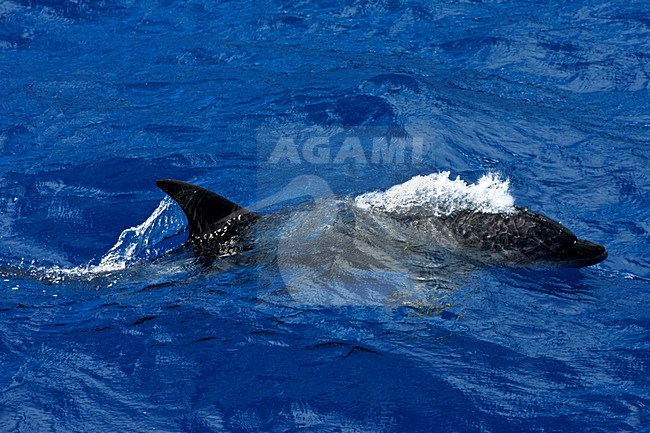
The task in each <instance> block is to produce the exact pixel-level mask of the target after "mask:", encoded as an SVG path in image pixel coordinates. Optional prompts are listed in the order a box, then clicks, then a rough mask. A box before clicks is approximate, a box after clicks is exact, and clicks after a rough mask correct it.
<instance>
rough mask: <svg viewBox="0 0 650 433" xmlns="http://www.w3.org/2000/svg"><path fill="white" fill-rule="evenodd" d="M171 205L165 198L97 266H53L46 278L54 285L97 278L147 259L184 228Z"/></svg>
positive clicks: (124, 233)
mask: <svg viewBox="0 0 650 433" xmlns="http://www.w3.org/2000/svg"><path fill="white" fill-rule="evenodd" d="M171 204H172V200H171V199H170V198H169V197H165V198H164V199H163V200H162V201H161V202H160V203H159V204H158V207H157V208H156V210H154V211H153V213H152V214H151V215H150V216H149V217H148V218H147V219H146V220H145V221H144V222H142V223H141V224H138V225H137V226H135V227H130V228H128V229H125V230H124V231H123V232H122V233H121V234H120V236H119V238H118V239H117V242H116V243H115V245H113V247H111V249H110V250H108V252H107V253H106V254H104V256H103V257H102V258H101V259H100V261H99V263H97V264H94V263H92V262H91V263H89V264H86V265H82V266H76V267H73V268H62V267H58V266H54V267H52V268H49V269H46V270H45V273H46V275H47V276H48V277H49V278H50V279H51V280H52V281H54V282H58V281H62V280H64V279H65V278H66V277H81V278H84V277H87V278H90V279H92V278H94V277H96V276H98V275H102V274H107V273H110V272H115V271H121V270H124V269H126V268H127V266H129V265H132V264H133V263H136V262H138V261H140V260H142V259H143V258H146V257H148V256H149V255H150V253H151V251H152V249H154V248H155V246H156V244H158V243H159V242H160V241H162V240H163V239H164V238H165V237H166V236H168V235H169V233H170V232H172V231H176V232H178V231H180V230H182V229H183V228H184V227H185V225H184V220H183V219H182V218H178V217H177V216H176V215H175V214H174V212H171V211H169V209H170V206H171ZM37 270H38V269H37Z"/></svg>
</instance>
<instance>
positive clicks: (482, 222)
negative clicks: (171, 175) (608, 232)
mask: <svg viewBox="0 0 650 433" xmlns="http://www.w3.org/2000/svg"><path fill="white" fill-rule="evenodd" d="M156 184H157V185H158V187H159V188H160V189H162V190H163V191H164V192H165V193H167V194H168V195H169V196H170V197H171V198H172V199H173V200H174V201H176V203H178V205H179V206H180V207H181V209H182V210H183V212H184V213H185V216H186V217H187V221H188V226H189V236H188V238H187V241H186V245H189V246H191V247H192V248H193V250H194V251H195V252H196V254H197V255H200V256H202V257H204V256H222V255H231V254H233V253H237V252H239V251H243V250H248V249H251V248H252V247H253V245H252V240H251V238H250V236H249V234H250V227H251V226H252V225H254V224H255V223H256V222H257V221H258V220H259V219H260V218H262V216H261V215H259V214H257V213H255V212H253V211H251V210H248V209H246V208H244V207H242V206H240V205H238V204H236V203H233V202H232V201H230V200H228V199H227V198H225V197H222V196H220V195H218V194H216V193H214V192H212V191H210V190H207V189H205V188H202V187H200V186H197V185H193V184H191V183H187V182H183V181H179V180H173V179H160V180H157V181H156ZM413 218H417V217H413ZM435 224H436V227H437V230H438V231H440V228H443V229H444V232H445V233H444V236H446V237H450V238H451V239H452V240H453V242H454V243H455V244H456V245H457V246H459V247H460V248H462V249H463V250H465V251H469V252H475V253H476V256H477V257H482V258H484V259H485V260H484V261H485V262H487V263H499V264H505V265H512V266H548V267H569V268H581V267H586V266H592V265H595V264H597V263H600V262H602V261H603V260H605V259H606V258H607V250H606V249H605V247H603V246H602V245H599V244H597V243H595V242H590V241H587V240H584V239H579V238H578V237H577V236H576V235H575V234H573V232H571V231H570V230H569V229H567V228H566V227H564V226H563V225H562V224H560V223H558V222H556V221H554V220H552V219H550V218H548V217H546V216H544V215H542V214H539V213H535V212H532V211H530V210H528V209H527V208H521V207H516V208H515V210H514V211H513V212H511V213H506V214H502V213H486V212H478V211H469V210H462V211H457V212H454V213H452V214H451V215H448V216H444V217H439V218H437V221H435ZM416 225H417V224H416Z"/></svg>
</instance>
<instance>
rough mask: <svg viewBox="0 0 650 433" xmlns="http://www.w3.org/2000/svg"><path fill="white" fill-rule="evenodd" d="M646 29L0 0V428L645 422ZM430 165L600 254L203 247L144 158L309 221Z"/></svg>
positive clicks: (466, 11)
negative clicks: (368, 262) (490, 181)
mask: <svg viewBox="0 0 650 433" xmlns="http://www.w3.org/2000/svg"><path fill="white" fill-rule="evenodd" d="M649 52H650V9H648V5H647V3H646V2H643V1H625V2H623V1H614V2H597V1H593V0H585V1H582V2H550V3H544V2H534V1H521V2H505V1H467V2H456V1H446V2H435V3H431V2H424V1H381V0H377V1H347V2H318V3H316V2H277V1H270V2H248V3H243V2H207V1H205V0H197V1H184V2H181V1H177V0H168V1H163V2H159V3H153V2H132V1H102V2H87V1H83V0H81V1H52V0H42V1H29V0H27V1H5V2H2V3H0V71H1V72H0V83H1V86H0V149H1V153H0V155H1V156H0V158H1V159H0V161H1V165H0V170H1V171H0V226H1V227H2V233H1V235H0V247H1V248H0V270H1V273H2V275H1V276H2V278H1V279H0V291H1V292H2V294H1V296H0V308H1V310H2V316H1V318H0V362H1V367H0V389H1V390H2V391H1V396H0V431H7V432H14V431H19V432H37V431H38V432H41V431H56V432H73V431H79V432H106V431H134V432H135V431H169V432H176V431H193V432H194V431H214V432H221V431H225V432H239V431H246V432H289V431H317V432H432V431H445V432H446V431H481V432H522V431H535V432H551V431H558V432H559V431H562V432H567V431H571V432H585V431H592V432H643V431H650V380H649V379H648V378H649V376H650V375H649V373H650V297H649V295H648V289H649V288H650V284H649V282H650V259H649V257H650V242H648V240H649V233H650V222H649V221H650V206H649V203H650V202H649V200H650V196H649V195H650V193H649V191H650V171H649V170H648V150H647V149H648V145H650V134H649V132H650V94H649V90H650V55H649V54H648V53H649ZM382 137H384V138H385V137H389V138H398V139H403V140H404V141H405V142H406V143H407V144H408V146H407V149H406V150H405V152H404V153H403V154H400V152H399V151H398V150H395V148H392V149H393V150H395V153H393V154H390V153H381V152H379V153H378V152H376V151H375V150H377V149H379V147H374V146H379V144H377V143H378V142H380V140H381V138H382ZM309 140H316V141H315V142H316V144H317V146H315V147H313V148H311V151H310V150H309V149H308V146H309V143H312V144H313V143H314V141H309ZM377 140H379V141H377ZM306 149H307V150H306ZM359 149H360V150H361V151H360V152H359ZM294 151H295V152H294ZM274 152H275V153H274ZM278 152H279V153H278ZM318 152H322V153H318ZM274 156H275V157H274ZM400 156H403V158H402V159H400ZM443 171H450V172H451V174H450V176H451V177H452V178H455V177H456V176H459V177H460V179H463V180H464V181H466V182H467V183H469V184H471V183H473V182H476V181H477V180H478V179H479V178H481V176H483V175H486V174H488V173H498V174H499V175H500V176H501V177H502V178H503V179H505V178H507V179H509V188H510V194H511V195H512V196H513V197H514V199H515V201H516V203H517V204H518V205H521V206H528V207H530V208H531V209H533V210H535V211H539V212H543V213H544V214H546V215H549V216H550V217H552V218H554V219H557V220H559V221H561V222H562V223H563V224H565V225H566V226H567V227H569V228H571V229H572V230H574V231H575V232H576V234H578V235H579V236H581V237H585V238H587V239H590V240H593V241H597V242H600V243H602V244H604V245H605V246H607V248H608V250H609V258H608V259H607V260H606V261H605V262H603V263H601V264H599V265H597V266H595V267H590V268H584V269H580V270H567V269H555V270H548V269H517V268H509V267H480V266H478V267H467V266H465V265H461V264H454V265H453V266H447V267H444V268H440V269H439V268H435V267H433V268H432V267H425V268H426V269H424V270H423V269H420V272H424V273H426V274H427V275H424V276H423V274H422V273H416V274H413V273H412V272H411V271H408V272H407V271H404V275H400V274H399V272H398V273H395V272H392V273H391V272H384V271H385V270H384V271H381V269H380V270H377V271H376V272H374V273H373V272H369V273H361V272H360V271H359V269H358V268H359V266H357V269H356V270H355V267H354V266H350V260H348V261H347V262H346V263H345V265H344V266H343V265H341V264H340V262H337V261H335V260H334V259H333V258H340V257H344V255H345V251H344V250H345V248H346V242H348V243H349V244H353V243H354V242H355V238H354V236H348V237H346V236H345V234H346V233H348V232H347V231H346V230H347V229H341V232H340V233H342V234H341V235H340V236H339V237H330V238H327V239H328V240H329V241H330V242H331V243H328V244H327V245H323V243H322V242H321V241H322V239H319V242H311V239H309V237H308V236H305V238H304V239H305V241H304V242H303V243H302V244H301V243H287V242H284V243H283V241H282V238H281V237H280V240H278V241H277V242H278V251H280V252H281V253H282V252H283V253H282V254H280V253H277V252H276V253H274V254H270V253H269V254H262V256H261V257H259V256H258V257H252V256H248V255H246V257H244V258H243V259H241V258H238V257H230V258H224V259H223V260H221V261H218V262H217V263H214V264H212V265H211V266H208V267H198V268H197V266H196V265H195V264H194V263H193V259H192V258H191V257H187V256H184V255H182V254H180V255H175V254H173V252H172V253H171V254H166V253H167V252H168V251H170V250H174V248H175V247H177V246H178V245H180V244H181V243H182V241H183V237H184V236H185V232H184V231H183V227H184V225H185V221H184V217H183V215H182V213H181V211H180V210H179V209H178V208H177V207H176V206H175V205H174V204H173V203H171V202H170V201H169V200H166V199H164V194H163V193H162V192H161V191H160V190H159V189H157V188H156V186H155V183H154V181H155V179H157V178H161V177H169V178H178V179H182V180H187V181H192V182H195V183H198V184H201V185H203V186H206V187H209V188H210V189H212V190H214V191H217V192H218V193H220V194H222V195H224V196H226V197H229V198H231V199H232V200H234V201H236V202H238V203H241V204H243V205H246V206H254V205H255V204H259V203H265V200H267V201H266V204H267V205H268V204H270V206H267V210H266V212H267V213H268V214H274V213H275V214H276V215H280V218H281V219H284V220H286V221H287V224H291V223H292V222H296V221H297V222H301V223H303V224H306V223H304V221H312V223H311V224H312V226H311V228H312V229H313V232H314V233H320V232H322V231H324V230H326V229H327V228H328V227H330V226H336V225H337V223H338V222H339V221H342V222H343V223H345V220H346V214H345V213H342V212H340V208H333V210H332V211H331V213H328V209H329V208H327V207H325V208H318V209H313V208H310V207H309V200H307V203H306V204H305V200H304V198H303V197H302V196H305V195H307V196H312V197H316V198H318V197H320V196H323V195H326V196H329V195H330V194H332V195H335V196H338V197H355V196H357V195H359V194H363V193H366V192H369V191H373V190H379V189H386V188H389V187H391V186H393V185H396V184H401V183H403V182H405V181H408V180H409V179H411V178H412V177H413V176H416V175H428V174H431V173H438V172H443ZM296 180H298V182H296ZM292 182H293V183H292ZM289 185H293V189H291V191H293V194H292V195H291V194H290V196H289V197H280V196H278V194H280V193H281V192H282V191H287V186H289ZM296 188H298V190H300V189H301V188H302V190H300V191H299V192H298V193H296V192H295V191H296ZM269 197H275V199H273V200H271V201H268V198H269ZM278 197H280V198H278ZM287 198H288V200H285V199H287ZM294 206H297V207H298V208H299V209H301V211H300V213H299V214H296V213H292V210H291V209H292V208H293V207H294ZM305 206H307V207H305ZM332 215H333V216H332ZM303 217H316V218H306V219H305V218H303ZM346 227H347V226H346ZM340 233H338V232H337V235H338V234H340ZM271 234H272V235H274V234H275V235H277V232H273V231H271ZM348 234H349V233H348ZM269 239H277V236H276V237H275V238H274V237H273V236H270V237H269ZM267 240H268V239H267ZM305 245H308V246H309V248H307V247H306V246H305ZM341 245H343V246H341ZM302 248H304V250H303V249H302ZM323 251H325V253H327V254H324V257H321V256H319V254H320V253H322V252H323ZM296 257H298V259H297V258H296ZM304 257H312V258H313V260H312V261H311V262H310V261H306V262H305V261H300V260H299V259H300V258H304ZM375 258H376V257H375ZM348 259H349V258H348ZM377 259H378V260H379V261H381V260H380V259H381V257H380V258H377ZM303 260H304V259H303ZM328 260H331V261H332V263H333V264H332V263H330V262H329V261H328ZM325 262H327V263H326V264H328V266H329V265H331V266H330V267H329V268H328V269H329V270H330V271H331V269H334V268H336V266H339V267H338V268H336V269H338V271H337V272H336V273H320V271H319V265H323V263H325ZM401 264H403V263H402V262H400V261H399V260H398V261H397V265H401ZM410 264H411V265H412V263H410ZM398 267H399V266H398ZM332 275H336V277H337V283H341V284H340V285H338V286H336V287H338V288H340V287H345V288H346V289H349V290H350V291H353V290H354V291H357V292H355V293H358V291H361V292H363V291H364V290H367V289H369V288H374V287H380V286H382V287H383V286H386V287H388V288H389V289H394V290H397V291H398V292H400V296H405V298H402V297H397V298H394V297H393V298H390V299H384V300H383V301H382V302H366V301H368V299H367V298H364V299H363V300H361V301H360V300H359V299H358V298H354V297H346V295H345V293H344V294H342V295H341V297H340V298H338V299H339V300H340V299H343V300H344V301H346V300H347V301H348V302H329V303H328V302H322V301H319V300H317V296H316V293H317V291H318V290H321V289H323V288H327V289H329V288H331V287H330V284H333V283H332V281H331V277H332ZM441 276H444V278H442V277H441ZM348 277H349V279H347V278H348ZM332 286H333V285H332ZM301 290H302V292H301ZM305 293H306V295H305ZM364 293H365V292H364ZM348 295H349V293H348ZM352 299H353V300H352Z"/></svg>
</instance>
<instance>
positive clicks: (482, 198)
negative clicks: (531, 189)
mask: <svg viewBox="0 0 650 433" xmlns="http://www.w3.org/2000/svg"><path fill="white" fill-rule="evenodd" d="M449 174H450V173H449V172H448V171H443V172H440V173H433V174H429V175H427V176H415V177H413V178H412V179H410V180H409V181H407V182H405V183H402V184H400V185H395V186H393V187H391V188H389V189H388V190H386V191H375V192H369V193H366V194H362V195H360V196H358V197H356V198H355V200H354V201H355V204H356V206H357V207H359V208H361V209H365V210H377V211H383V212H386V213H391V214H397V215H408V214H411V213H413V212H423V213H425V214H427V215H431V216H436V217H443V216H447V215H451V214H452V213H454V212H456V211H460V210H471V211H475V212H483V213H501V214H508V213H513V212H515V211H516V208H515V204H514V198H513V197H512V195H511V194H510V181H509V180H508V179H502V178H501V176H500V175H499V174H495V173H488V174H486V175H483V176H482V177H481V178H480V179H479V180H478V181H477V182H476V183H471V184H468V183H467V182H465V181H464V180H462V179H461V178H460V176H457V177H456V179H453V180H452V179H450V178H449Z"/></svg>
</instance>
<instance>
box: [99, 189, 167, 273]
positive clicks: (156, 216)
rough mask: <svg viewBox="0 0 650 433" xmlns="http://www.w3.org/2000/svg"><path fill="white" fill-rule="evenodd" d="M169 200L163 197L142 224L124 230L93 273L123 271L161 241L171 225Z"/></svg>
mask: <svg viewBox="0 0 650 433" xmlns="http://www.w3.org/2000/svg"><path fill="white" fill-rule="evenodd" d="M171 203H172V201H171V199H169V198H167V197H165V198H164V199H163V200H162V201H161V202H160V204H159V205H158V207H157V208H156V210H154V211H153V213H152V214H151V215H150V216H149V218H147V219H146V221H144V222H143V223H141V224H139V225H137V226H135V227H131V228H128V229H126V230H124V231H123V232H122V233H121V234H120V237H119V238H118V239H117V242H116V243H115V245H113V247H112V248H111V249H110V250H108V252H107V253H106V254H104V257H102V259H101V260H100V261H99V264H98V265H97V266H94V269H93V270H94V272H111V271H118V270H122V269H125V268H126V267H127V265H129V264H131V263H133V262H134V261H137V259H138V257H139V256H140V255H142V254H143V253H144V254H146V253H148V252H149V248H150V246H151V245H152V244H155V243H156V242H159V241H160V240H162V236H160V235H158V236H157V234H162V233H164V232H165V228H167V227H168V226H170V225H171V224H172V221H170V217H169V216H168V214H166V211H167V209H169V206H170V205H171Z"/></svg>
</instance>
